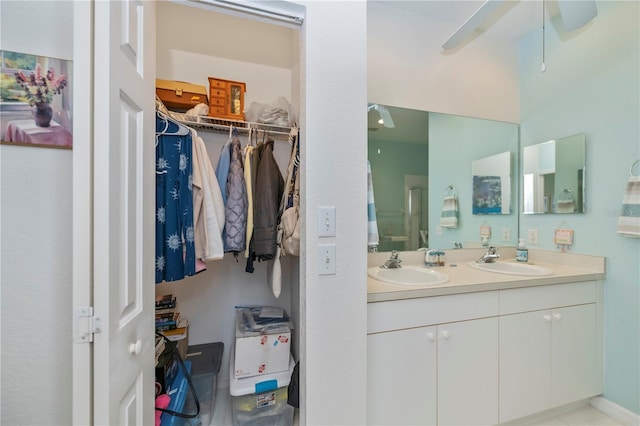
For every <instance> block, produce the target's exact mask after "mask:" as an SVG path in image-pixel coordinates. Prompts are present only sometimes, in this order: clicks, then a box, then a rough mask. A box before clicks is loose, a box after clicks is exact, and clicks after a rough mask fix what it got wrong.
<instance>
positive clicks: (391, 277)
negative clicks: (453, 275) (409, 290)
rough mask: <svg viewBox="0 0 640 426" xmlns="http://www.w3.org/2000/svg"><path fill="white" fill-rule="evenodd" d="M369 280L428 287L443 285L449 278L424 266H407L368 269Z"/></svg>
mask: <svg viewBox="0 0 640 426" xmlns="http://www.w3.org/2000/svg"><path fill="white" fill-rule="evenodd" d="M367 273H368V274H369V276H370V277H371V278H374V279H376V280H378V281H383V282H385V283H390V284H398V285H415V286H429V285H438V284H444V283H446V282H447V281H449V276H448V275H447V274H443V273H442V272H438V271H434V270H433V269H429V268H427V267H424V266H413V265H407V266H403V267H401V268H392V269H384V268H380V267H379V266H375V267H372V268H369V269H368V271H367Z"/></svg>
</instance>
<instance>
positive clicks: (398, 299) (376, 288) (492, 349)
mask: <svg viewBox="0 0 640 426" xmlns="http://www.w3.org/2000/svg"><path fill="white" fill-rule="evenodd" d="M511 250H513V253H511ZM482 253H483V250H473V249H468V250H467V249H465V250H451V251H448V252H447V262H446V265H445V266H443V267H438V268H434V269H437V271H438V272H441V273H443V274H446V275H448V277H449V281H448V282H446V283H439V284H436V285H428V286H421V285H415V284H414V285H402V284H390V283H388V282H383V281H379V280H376V279H373V278H371V277H369V278H368V302H369V303H368V317H367V322H368V331H367V333H368V336H367V342H368V364H367V365H368V367H367V370H368V373H367V380H368V385H367V387H368V404H367V406H368V413H367V415H368V423H369V424H422V425H436V424H486V425H489V424H499V423H504V422H508V421H511V420H514V419H518V418H521V417H524V416H528V415H531V414H535V413H538V412H542V411H545V410H548V409H551V408H554V407H560V406H562V405H566V404H569V403H572V402H576V401H580V400H584V399H586V398H589V397H592V396H596V395H599V394H600V393H602V390H603V381H602V376H603V375H602V370H603V367H602V365H603V362H602V280H603V279H604V276H605V274H604V272H605V271H604V264H605V259H604V258H603V257H597V256H581V255H574V254H566V253H557V252H549V251H544V250H531V253H530V263H531V264H533V265H536V266H537V267H539V268H540V269H548V270H550V271H551V273H550V275H546V276H539V275H516V274H514V273H513V272H510V273H497V272H487V271H484V270H478V269H476V268H473V267H471V266H470V264H469V262H470V261H474V260H475V259H478V258H479V257H480V256H481V255H482ZM501 253H502V257H501V259H500V260H498V262H513V260H512V259H513V258H514V257H515V249H507V248H505V249H501ZM386 257H388V253H370V254H369V267H373V266H375V265H380V264H383V263H384V260H386ZM400 258H401V259H402V260H403V265H416V266H417V265H421V264H422V262H423V259H424V253H417V252H403V253H401V254H400ZM380 260H382V262H380ZM452 265H456V266H452ZM507 270H509V269H507ZM523 273H526V272H523Z"/></svg>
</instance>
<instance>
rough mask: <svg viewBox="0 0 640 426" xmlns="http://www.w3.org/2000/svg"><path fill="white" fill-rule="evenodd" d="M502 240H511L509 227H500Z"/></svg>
mask: <svg viewBox="0 0 640 426" xmlns="http://www.w3.org/2000/svg"><path fill="white" fill-rule="evenodd" d="M502 241H504V242H508V241H511V229H509V228H502Z"/></svg>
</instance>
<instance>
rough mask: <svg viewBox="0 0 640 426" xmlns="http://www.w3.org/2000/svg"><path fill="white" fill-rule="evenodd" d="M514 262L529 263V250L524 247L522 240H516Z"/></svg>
mask: <svg viewBox="0 0 640 426" xmlns="http://www.w3.org/2000/svg"><path fill="white" fill-rule="evenodd" d="M516 260H517V261H518V262H527V261H529V250H527V248H526V247H525V245H524V238H520V239H519V240H518V247H517V248H516Z"/></svg>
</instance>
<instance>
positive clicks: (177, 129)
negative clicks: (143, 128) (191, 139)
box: [156, 111, 191, 136]
mask: <svg viewBox="0 0 640 426" xmlns="http://www.w3.org/2000/svg"><path fill="white" fill-rule="evenodd" d="M156 118H159V119H160V120H162V121H163V122H165V128H164V129H163V131H161V132H160V133H159V134H160V135H172V136H186V135H188V134H190V133H191V129H190V128H189V127H187V126H185V125H184V124H182V123H179V122H178V121H176V120H175V119H173V118H171V117H170V116H169V115H167V114H165V113H164V112H162V111H156ZM172 125H173V126H172ZM156 129H157V126H156ZM156 133H158V132H157V131H156Z"/></svg>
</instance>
